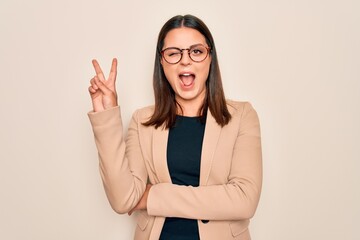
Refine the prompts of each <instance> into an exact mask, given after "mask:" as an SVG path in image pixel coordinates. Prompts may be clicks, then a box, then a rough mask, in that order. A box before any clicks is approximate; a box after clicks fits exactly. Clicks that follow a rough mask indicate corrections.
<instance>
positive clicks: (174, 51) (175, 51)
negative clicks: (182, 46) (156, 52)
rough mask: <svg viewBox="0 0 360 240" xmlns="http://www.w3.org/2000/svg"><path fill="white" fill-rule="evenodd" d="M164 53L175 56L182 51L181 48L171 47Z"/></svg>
mask: <svg viewBox="0 0 360 240" xmlns="http://www.w3.org/2000/svg"><path fill="white" fill-rule="evenodd" d="M164 54H165V55H166V56H168V57H175V56H178V55H179V54H181V51H180V50H179V49H174V48H170V49H166V50H165V51H164Z"/></svg>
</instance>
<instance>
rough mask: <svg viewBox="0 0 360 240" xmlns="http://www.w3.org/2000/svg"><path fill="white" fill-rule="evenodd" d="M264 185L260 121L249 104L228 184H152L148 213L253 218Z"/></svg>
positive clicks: (216, 217)
mask: <svg viewBox="0 0 360 240" xmlns="http://www.w3.org/2000/svg"><path fill="white" fill-rule="evenodd" d="M261 182H262V158H261V142H260V127H259V120H258V117H257V114H256V112H255V110H254V109H253V108H252V107H251V105H250V104H246V105H245V106H244V109H243V113H242V116H241V119H240V128H239V131H238V135H237V139H236V142H235V145H234V149H233V157H232V163H231V169H230V173H229V176H228V182H227V183H226V184H221V185H220V184H219V185H209V186H199V187H191V186H178V185H174V184H169V183H160V184H156V185H153V186H152V188H151V189H150V192H149V196H148V202H147V210H148V213H149V214H150V215H156V216H165V217H182V218H192V219H207V220H240V219H248V218H251V217H252V216H253V215H254V213H255V210H256V207H257V204H258V201H259V197H260V191H261Z"/></svg>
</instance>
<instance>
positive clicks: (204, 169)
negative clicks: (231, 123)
mask: <svg viewBox="0 0 360 240" xmlns="http://www.w3.org/2000/svg"><path fill="white" fill-rule="evenodd" d="M220 132H221V126H220V125H218V124H217V122H216V120H215V118H214V117H213V116H212V115H211V113H210V110H208V112H207V118H206V126H205V133H204V139H203V144H202V151H201V165H200V183H199V185H200V186H204V185H206V183H207V180H208V177H209V174H210V170H211V165H212V161H213V158H214V153H215V150H216V146H217V143H218V141H219V137H220Z"/></svg>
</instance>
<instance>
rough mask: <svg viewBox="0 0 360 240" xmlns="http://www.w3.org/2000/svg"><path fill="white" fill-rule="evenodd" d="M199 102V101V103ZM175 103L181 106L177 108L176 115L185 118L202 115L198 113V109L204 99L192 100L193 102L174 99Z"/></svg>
mask: <svg viewBox="0 0 360 240" xmlns="http://www.w3.org/2000/svg"><path fill="white" fill-rule="evenodd" d="M200 100H201V101H200ZM176 101H177V102H178V103H179V105H180V106H181V108H180V107H178V109H177V113H178V114H179V115H182V116H185V117H197V116H199V115H201V114H202V113H201V112H199V110H200V108H201V107H202V105H203V104H204V98H202V99H199V100H198V99H193V100H185V99H176Z"/></svg>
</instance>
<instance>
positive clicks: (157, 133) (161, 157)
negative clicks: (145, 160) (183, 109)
mask: <svg viewBox="0 0 360 240" xmlns="http://www.w3.org/2000/svg"><path fill="white" fill-rule="evenodd" d="M168 136H169V130H168V129H163V128H162V127H158V128H157V129H155V130H154V134H153V143H152V151H153V161H154V167H155V170H156V175H157V177H158V179H159V181H160V182H163V183H171V177H170V173H169V169H168V165H167V157H166V152H167V142H168Z"/></svg>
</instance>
